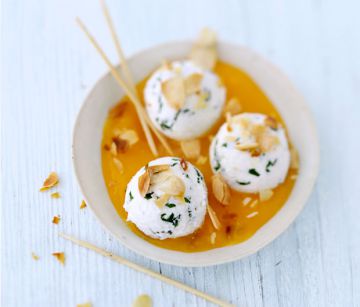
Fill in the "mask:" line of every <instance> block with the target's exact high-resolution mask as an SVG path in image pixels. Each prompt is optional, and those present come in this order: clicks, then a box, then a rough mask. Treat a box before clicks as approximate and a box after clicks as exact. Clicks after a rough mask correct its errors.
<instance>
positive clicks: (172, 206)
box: [165, 203, 176, 208]
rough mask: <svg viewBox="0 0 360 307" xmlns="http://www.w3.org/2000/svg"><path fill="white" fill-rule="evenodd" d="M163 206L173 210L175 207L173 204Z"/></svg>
mask: <svg viewBox="0 0 360 307" xmlns="http://www.w3.org/2000/svg"><path fill="white" fill-rule="evenodd" d="M165 206H166V207H168V208H174V207H176V205H175V204H170V203H166V204H165Z"/></svg>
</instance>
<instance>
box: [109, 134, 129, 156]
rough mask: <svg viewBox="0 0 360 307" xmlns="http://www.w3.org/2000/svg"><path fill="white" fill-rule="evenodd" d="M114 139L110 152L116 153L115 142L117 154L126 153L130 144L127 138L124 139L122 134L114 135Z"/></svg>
mask: <svg viewBox="0 0 360 307" xmlns="http://www.w3.org/2000/svg"><path fill="white" fill-rule="evenodd" d="M112 141H113V142H112V143H111V147H110V152H111V153H112V154H114V150H113V147H114V145H113V144H115V148H116V154H118V153H125V152H126V151H127V150H128V149H129V146H130V144H129V142H128V141H127V140H124V139H122V138H121V137H120V136H117V137H113V138H112Z"/></svg>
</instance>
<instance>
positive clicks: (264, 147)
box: [259, 134, 280, 152]
mask: <svg viewBox="0 0 360 307" xmlns="http://www.w3.org/2000/svg"><path fill="white" fill-rule="evenodd" d="M259 143H260V150H261V151H262V152H269V151H271V150H272V149H273V148H274V147H275V146H276V145H279V144H280V140H279V138H278V137H277V136H274V135H268V134H264V135H262V136H261V138H260V141H259Z"/></svg>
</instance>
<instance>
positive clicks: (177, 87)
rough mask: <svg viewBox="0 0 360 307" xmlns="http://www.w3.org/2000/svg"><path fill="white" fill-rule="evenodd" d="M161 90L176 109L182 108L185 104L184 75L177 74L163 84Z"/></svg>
mask: <svg viewBox="0 0 360 307" xmlns="http://www.w3.org/2000/svg"><path fill="white" fill-rule="evenodd" d="M161 90H162V93H163V94H164V96H165V98H166V101H167V102H168V104H169V105H170V106H171V107H172V108H174V109H176V110H179V109H181V108H182V107H183V106H184V104H185V98H186V96H185V83H184V80H183V78H182V77H180V76H175V77H173V78H171V79H168V80H166V81H164V82H163V83H162V84H161Z"/></svg>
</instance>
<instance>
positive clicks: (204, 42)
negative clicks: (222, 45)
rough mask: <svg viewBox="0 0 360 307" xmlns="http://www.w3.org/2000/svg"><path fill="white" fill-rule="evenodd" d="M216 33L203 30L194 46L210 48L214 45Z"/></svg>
mask: <svg viewBox="0 0 360 307" xmlns="http://www.w3.org/2000/svg"><path fill="white" fill-rule="evenodd" d="M216 41H217V38H216V33H215V32H214V31H212V30H210V29H209V28H203V29H202V30H201V32H200V34H199V37H198V38H197V40H196V44H198V45H201V46H207V47H212V46H214V45H216Z"/></svg>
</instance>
